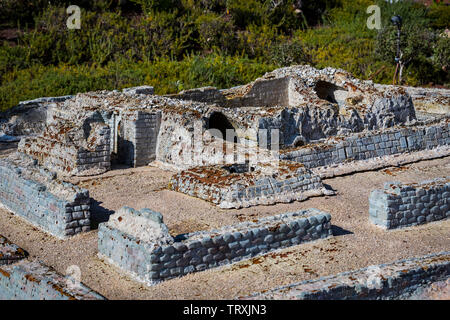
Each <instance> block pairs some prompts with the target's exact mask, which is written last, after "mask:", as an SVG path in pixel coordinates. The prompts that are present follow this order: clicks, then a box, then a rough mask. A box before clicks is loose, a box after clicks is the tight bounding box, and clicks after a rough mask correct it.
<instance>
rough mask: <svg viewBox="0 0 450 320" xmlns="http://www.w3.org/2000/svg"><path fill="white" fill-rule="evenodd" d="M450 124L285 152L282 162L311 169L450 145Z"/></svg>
mask: <svg viewBox="0 0 450 320" xmlns="http://www.w3.org/2000/svg"><path fill="white" fill-rule="evenodd" d="M449 132H450V121H449V120H444V121H441V122H440V123H438V124H433V125H429V126H411V127H400V128H398V127H395V128H390V129H386V130H382V131H374V132H364V133H359V134H355V135H350V136H342V137H335V138H330V139H328V140H326V141H324V142H321V143H316V144H311V145H306V146H304V147H301V148H297V149H293V150H292V149H291V150H282V151H281V152H280V158H281V159H282V160H290V161H296V162H300V163H303V164H304V165H305V166H306V167H307V168H316V167H321V166H330V165H333V164H339V163H345V162H348V161H353V160H367V159H371V158H375V157H382V156H388V155H394V154H399V153H404V152H413V151H420V150H427V149H433V148H436V147H438V146H445V145H450V135H449Z"/></svg>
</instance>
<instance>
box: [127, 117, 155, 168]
mask: <svg viewBox="0 0 450 320" xmlns="http://www.w3.org/2000/svg"><path fill="white" fill-rule="evenodd" d="M160 126H161V112H160V111H155V112H141V111H136V112H132V113H126V114H123V115H122V124H121V128H120V129H119V133H118V134H119V139H118V157H119V159H121V161H122V162H124V163H125V164H128V165H131V166H134V167H138V166H145V165H147V164H149V163H150V162H151V161H153V160H155V159H156V145H157V142H158V134H159V128H160Z"/></svg>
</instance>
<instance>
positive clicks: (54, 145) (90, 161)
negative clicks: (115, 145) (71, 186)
mask: <svg viewBox="0 0 450 320" xmlns="http://www.w3.org/2000/svg"><path fill="white" fill-rule="evenodd" d="M92 126H93V127H94V128H93V133H92V134H91V136H90V138H91V139H90V140H91V141H92V145H91V147H90V148H89V147H87V146H86V147H82V146H78V145H75V144H72V143H70V142H62V141H58V140H54V139H49V138H47V137H45V136H32V137H25V138H23V139H22V140H21V141H20V143H19V146H18V151H19V152H23V153H25V154H27V155H29V156H31V157H33V158H34V159H36V160H38V161H39V163H40V164H41V165H42V166H44V167H46V168H49V169H51V170H54V171H56V172H58V173H59V174H62V175H79V176H82V175H95V174H100V173H103V172H105V171H108V170H109V169H110V167H111V159H110V133H109V127H107V126H105V125H102V124H99V125H94V124H92ZM88 143H89V141H88Z"/></svg>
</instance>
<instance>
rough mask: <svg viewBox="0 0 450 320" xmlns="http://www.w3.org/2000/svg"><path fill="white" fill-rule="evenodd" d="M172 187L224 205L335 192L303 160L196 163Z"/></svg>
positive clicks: (252, 203) (273, 201)
mask: <svg viewBox="0 0 450 320" xmlns="http://www.w3.org/2000/svg"><path fill="white" fill-rule="evenodd" d="M244 167H245V169H244V170H241V169H242V168H244ZM169 187H170V188H171V189H172V190H175V191H178V192H182V193H185V194H187V195H190V196H193V197H198V198H200V199H203V200H207V201H210V202H212V203H214V204H216V205H218V206H220V207H221V208H224V209H229V208H242V207H249V206H255V205H260V204H263V205H267V204H274V203H280V202H291V201H302V200H306V199H308V198H309V197H312V196H321V195H324V194H328V195H331V194H333V192H332V191H331V190H327V189H326V188H325V187H324V186H323V184H322V181H321V179H320V178H319V176H317V175H315V174H313V173H312V172H311V171H310V170H308V169H306V168H305V167H304V166H303V165H301V164H299V163H295V162H287V161H279V162H274V163H259V164H257V165H254V166H251V165H249V164H233V165H225V166H220V165H217V166H207V167H196V168H192V169H189V170H185V171H182V172H180V173H178V174H176V175H174V176H173V177H172V178H171V180H170V183H169Z"/></svg>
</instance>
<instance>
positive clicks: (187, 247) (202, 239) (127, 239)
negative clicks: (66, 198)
mask: <svg viewBox="0 0 450 320" xmlns="http://www.w3.org/2000/svg"><path fill="white" fill-rule="evenodd" d="M144 210H147V211H149V210H148V209H144ZM131 211H134V210H131ZM142 211H143V210H141V212H134V213H132V214H133V215H135V216H139V217H142V216H143V215H144V213H142ZM116 215H117V216H116ZM114 216H115V217H112V220H111V219H110V222H108V223H102V224H100V226H99V233H98V247H99V256H100V257H101V258H104V259H105V260H106V261H108V262H110V263H112V264H114V265H117V266H119V267H120V268H122V269H123V270H125V271H126V272H127V273H129V274H130V275H131V276H132V277H133V278H135V279H137V280H138V281H141V282H144V283H146V284H148V285H153V284H156V283H159V282H161V281H163V280H167V279H171V278H174V277H178V276H182V275H185V274H188V273H192V272H196V271H202V270H205V269H208V268H214V267H219V266H223V265H227V264H230V263H234V262H237V261H240V260H243V259H249V258H252V257H255V256H257V255H261V254H264V253H267V252H269V251H272V250H276V249H281V248H286V247H289V246H293V245H297V244H300V243H303V242H306V241H312V240H316V239H321V238H327V237H328V236H331V235H332V231H331V223H330V220H331V216H330V215H329V214H328V213H324V212H321V211H319V210H317V209H308V210H303V211H299V212H295V213H287V214H281V215H278V216H273V217H268V218H262V219H259V220H257V221H255V222H246V223H241V224H237V225H233V226H227V227H223V228H221V229H217V230H210V231H200V232H194V233H190V234H184V235H180V236H177V237H175V238H174V239H173V240H170V239H168V238H167V236H164V237H162V239H163V240H159V239H161V237H160V238H158V240H153V241H149V240H148V239H147V241H144V240H143V237H145V236H146V235H148V234H149V233H152V231H151V230H150V229H148V228H147V227H146V228H145V230H146V232H141V231H136V228H140V226H138V227H136V228H132V227H126V224H124V223H125V221H126V220H127V218H126V214H125V213H124V212H123V211H122V212H118V213H116V214H115V215H114ZM151 219H154V218H151ZM111 221H112V222H111ZM159 221H160V222H161V223H162V220H161V219H160V220H159ZM141 225H142V224H141ZM164 226H165V225H164ZM119 228H120V229H119ZM133 230H134V232H133ZM164 230H167V229H166V228H164ZM156 233H157V234H161V233H162V234H164V232H161V230H157V232H156Z"/></svg>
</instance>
